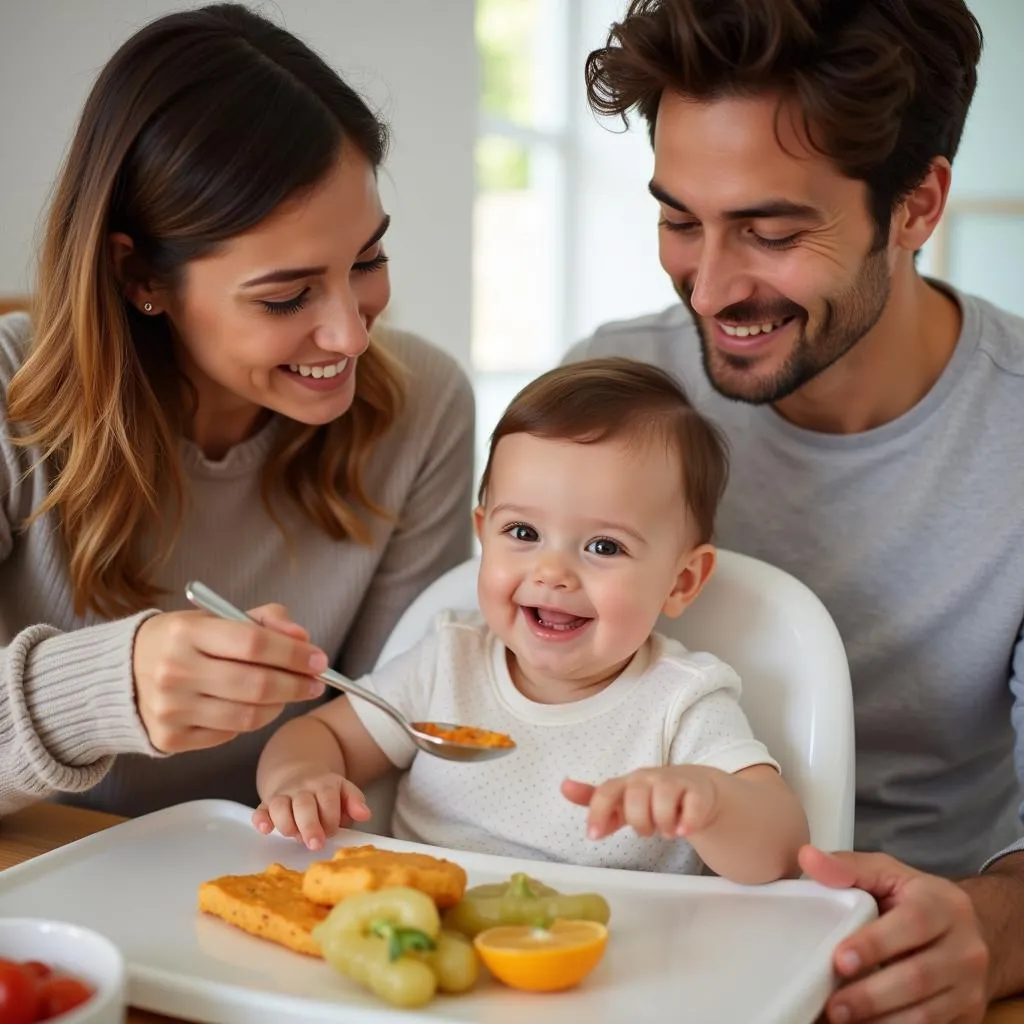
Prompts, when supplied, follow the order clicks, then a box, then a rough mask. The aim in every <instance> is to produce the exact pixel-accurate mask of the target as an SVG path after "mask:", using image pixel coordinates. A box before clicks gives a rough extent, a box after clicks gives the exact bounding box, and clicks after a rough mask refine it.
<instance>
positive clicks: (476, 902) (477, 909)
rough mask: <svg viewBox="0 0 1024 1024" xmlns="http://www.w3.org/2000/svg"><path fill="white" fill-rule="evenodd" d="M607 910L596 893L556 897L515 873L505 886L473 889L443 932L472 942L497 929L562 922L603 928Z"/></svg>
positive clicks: (608, 914)
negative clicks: (447, 930) (591, 923)
mask: <svg viewBox="0 0 1024 1024" xmlns="http://www.w3.org/2000/svg"><path fill="white" fill-rule="evenodd" d="M610 917H611V910H610V909H609V907H608V903H607V901H606V900H605V898H604V897H603V896H599V895H598V894H597V893H592V892H588V893H572V894H568V893H560V892H558V891H557V890H555V889H552V888H550V887H549V886H546V885H543V884H542V883H541V882H538V881H536V880H535V879H532V878H530V877H528V876H527V875H525V874H523V873H522V872H518V873H516V874H514V875H513V876H512V877H511V878H510V879H509V880H508V881H507V882H500V883H498V884H496V885H476V886H473V888H472V889H467V890H466V892H465V894H464V895H463V897H462V899H461V900H459V902H458V903H457V904H456V905H455V906H454V907H452V908H451V910H449V911H448V912H447V913H446V914H445V917H444V924H445V927H446V928H454V929H455V930H456V931H460V932H462V934H463V935H466V936H468V937H469V938H473V937H474V936H475V935H477V934H479V933H480V932H482V931H484V930H485V929H487V928H494V927H497V926H498V925H546V924H550V922H552V921H555V920H559V919H566V920H574V921H596V922H597V923H599V924H607V923H608V919H609V918H610Z"/></svg>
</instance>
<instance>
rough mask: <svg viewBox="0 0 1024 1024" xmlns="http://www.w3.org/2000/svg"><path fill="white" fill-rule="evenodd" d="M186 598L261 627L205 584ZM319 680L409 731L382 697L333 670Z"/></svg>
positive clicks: (188, 590) (190, 586)
mask: <svg viewBox="0 0 1024 1024" xmlns="http://www.w3.org/2000/svg"><path fill="white" fill-rule="evenodd" d="M185 596H186V597H187V598H188V599H189V601H191V602H192V604H194V605H196V606H197V607H198V608H202V609H203V611H207V612H209V613H210V614H211V615H216V616H218V617H219V618H221V619H228V620H230V621H232V622H254V623H256V625H259V623H258V622H256V620H255V619H254V618H253V617H252V616H251V615H247V614H246V613H245V612H243V611H242V610H241V608H236V607H235V606H234V605H233V604H232V603H231V602H230V601H229V600H227V598H224V597H221V596H220V594H218V593H217V592H216V591H215V590H211V589H210V588H209V587H208V586H207V585H206V584H205V583H200V582H199V581H198V580H192V582H190V583H187V584H186V585H185ZM318 678H319V679H322V680H323V681H324V682H325V683H327V685H328V686H333V687H334V689H336V690H341V691H342V692H343V693H348V694H351V695H352V696H353V697H358V698H359V699H360V700H365V701H366V702H367V703H369V704H372V705H373V706H374V707H377V708H380V710H381V711H383V712H384V713H385V714H387V715H390V716H391V717H392V718H393V719H394V720H395V721H396V722H397V723H398V724H399V725H400V726H401V727H402V728H403V729H405V730H407V731H408V729H409V723H408V722H406V720H405V719H404V718H403V717H402V716H401V715H400V714H399V713H398V711H397V710H396V709H395V708H393V707H392V706H391V705H390V704H389V703H388V702H387V701H386V700H384V699H383V698H382V697H378V696H377V694H375V693H371V692H370V691H369V690H364V689H363V687H361V686H359V685H358V684H357V683H353V682H352V681H351V680H350V679H346V678H345V676H343V675H341V673H339V672H335V671H334V669H332V668H327V669H324V671H323V672H321V673H320V675H319V677H318Z"/></svg>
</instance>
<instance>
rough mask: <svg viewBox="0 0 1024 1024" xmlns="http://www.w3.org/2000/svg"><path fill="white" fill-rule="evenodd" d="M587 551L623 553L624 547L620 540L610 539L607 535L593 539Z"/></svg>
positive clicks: (594, 553)
mask: <svg viewBox="0 0 1024 1024" xmlns="http://www.w3.org/2000/svg"><path fill="white" fill-rule="evenodd" d="M586 549H587V551H589V552H590V553H591V554H592V555H605V556H608V555H618V554H621V552H622V548H621V547H620V546H619V544H618V542H616V541H614V540H609V539H608V538H607V537H598V538H597V540H592V541H591V542H590V543H589V544H588V545H587V548H586Z"/></svg>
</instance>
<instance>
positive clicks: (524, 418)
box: [479, 357, 729, 544]
mask: <svg viewBox="0 0 1024 1024" xmlns="http://www.w3.org/2000/svg"><path fill="white" fill-rule="evenodd" d="M511 434H530V435H531V436H533V437H539V438H542V439H544V440H547V441H575V442H576V443H578V444H595V443H598V442H600V441H613V440H618V439H619V438H626V439H628V440H630V441H632V442H636V443H640V444H649V443H651V442H652V441H662V442H664V443H665V444H666V445H667V446H669V447H670V448H672V449H675V453H676V455H677V456H678V458H679V462H680V466H681V469H682V481H683V497H684V499H685V501H686V506H687V509H688V511H689V513H690V515H691V517H692V518H693V522H694V524H695V526H696V529H697V533H698V538H697V543H698V544H704V543H707V542H708V541H710V540H711V539H712V537H713V535H714V527H715V514H716V513H717V511H718V504H719V502H720V501H721V498H722V492H723V491H724V490H725V484H726V480H727V478H728V473H729V459H728V453H727V448H726V442H725V439H724V437H723V436H722V434H721V433H720V432H719V431H718V429H717V428H716V427H714V426H713V425H712V424H711V423H710V422H709V421H708V420H707V419H705V418H704V417H703V416H702V415H701V414H700V413H699V412H697V410H696V409H694V407H693V405H691V403H690V400H689V398H687V396H686V392H685V391H684V390H683V389H682V388H681V387H680V386H679V385H678V384H677V383H676V382H675V381H674V380H673V379H672V377H670V376H669V375H668V374H667V373H665V372H664V371H662V370H659V369H657V367H654V366H651V365H649V364H648V363H641V362H638V361H636V360H634V359H624V358H621V357H608V358H603V359H588V360H586V361H584V362H580V363H572V364H570V365H568V366H560V367H558V368H557V369H554V370H550V371H549V372H548V373H545V374H544V375H543V376H541V377H538V378H537V379H536V380H534V381H532V382H531V383H529V384H527V385H526V387H525V388H523V390H522V391H520V392H519V394H518V395H516V397H515V398H513V399H512V402H511V404H510V405H509V407H508V408H507V409H506V410H505V413H504V415H503V416H502V417H501V419H500V420H499V421H498V425H497V426H496V427H495V428H494V433H493V434H491V443H490V451H489V453H488V456H487V465H486V466H485V467H484V472H483V477H482V478H481V480H480V491H479V501H480V504H481V505H483V504H484V501H485V498H486V494H487V485H488V483H489V482H490V478H491V468H492V466H493V463H494V453H495V451H496V450H497V447H498V442H499V441H501V439H502V438H503V437H508V436H510V435H511Z"/></svg>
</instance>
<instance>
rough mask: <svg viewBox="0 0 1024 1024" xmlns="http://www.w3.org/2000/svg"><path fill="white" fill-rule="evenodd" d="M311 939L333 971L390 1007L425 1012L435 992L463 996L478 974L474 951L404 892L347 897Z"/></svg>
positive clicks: (417, 896)
mask: <svg viewBox="0 0 1024 1024" xmlns="http://www.w3.org/2000/svg"><path fill="white" fill-rule="evenodd" d="M313 938H314V939H315V940H316V942H317V943H318V944H319V945H320V949H321V951H322V953H323V957H324V959H325V960H326V961H327V962H328V963H329V964H331V966H332V967H334V968H335V969H336V970H338V971H340V972H341V973H342V974H344V975H346V976H347V977H349V978H351V979H352V980H353V981H355V982H357V983H358V984H360V985H363V986H364V987H366V988H368V989H370V990H371V991H372V992H373V993H375V994H376V995H378V996H379V997H380V998H381V999H384V1000H385V1001H386V1002H388V1003H391V1004H392V1005H393V1006H405V1007H409V1006H423V1005H424V1004H425V1003H428V1002H430V1000H431V999H432V998H433V996H434V993H435V992H436V991H437V990H438V989H440V990H441V991H443V992H464V991H466V990H467V989H469V988H471V987H472V986H473V984H474V982H475V981H476V978H477V973H478V970H479V965H478V962H477V956H476V953H475V952H474V951H473V947H472V946H471V945H470V944H469V943H468V942H467V941H466V940H465V939H464V938H463V937H462V936H461V935H456V934H453V933H448V932H444V931H442V930H441V919H440V917H439V915H438V912H437V905H436V904H435V903H434V901H433V899H431V898H430V897H429V896H428V895H426V894H425V893H423V892H420V891H419V890H418V889H410V888H408V887H391V888H384V889H378V890H375V891H371V892H361V893H357V894H356V895H353V896H349V897H348V898H346V899H345V900H344V901H343V902H341V903H339V904H338V905H337V906H336V907H335V908H334V909H333V910H332V911H331V912H330V913H329V914H328V915H327V918H326V919H325V920H324V921H323V922H321V923H320V924H318V925H317V926H316V928H315V929H314V930H313Z"/></svg>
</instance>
